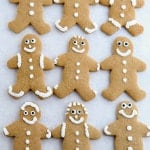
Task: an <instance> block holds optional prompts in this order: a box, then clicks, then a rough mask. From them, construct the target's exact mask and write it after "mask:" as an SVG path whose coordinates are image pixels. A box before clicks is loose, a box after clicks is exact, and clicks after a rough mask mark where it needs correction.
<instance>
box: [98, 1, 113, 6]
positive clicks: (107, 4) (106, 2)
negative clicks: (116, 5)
mask: <svg viewBox="0 0 150 150" xmlns="http://www.w3.org/2000/svg"><path fill="white" fill-rule="evenodd" d="M99 3H100V4H101V5H104V6H109V5H110V0H100V1H99Z"/></svg>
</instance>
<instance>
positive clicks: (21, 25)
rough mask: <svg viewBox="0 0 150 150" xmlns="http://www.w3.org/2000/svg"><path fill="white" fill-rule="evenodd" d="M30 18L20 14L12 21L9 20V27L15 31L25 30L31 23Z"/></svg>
mask: <svg viewBox="0 0 150 150" xmlns="http://www.w3.org/2000/svg"><path fill="white" fill-rule="evenodd" d="M29 23H30V22H29V21H28V19H25V18H24V17H22V16H20V15H18V16H17V17H16V19H15V20H14V21H12V22H9V24H8V27H9V29H10V30H12V31H14V32H15V33H19V32H21V31H22V30H24V29H25V28H26V27H27V26H28V25H29Z"/></svg>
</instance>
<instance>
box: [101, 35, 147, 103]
mask: <svg viewBox="0 0 150 150" xmlns="http://www.w3.org/2000/svg"><path fill="white" fill-rule="evenodd" d="M112 48H113V55H112V56H111V57H109V58H107V59H105V60H104V61H103V62H102V63H101V69H103V70H110V85H109V88H108V89H106V90H104V91H103V92H102V95H103V96H104V97H105V98H107V99H109V100H111V101H112V100H115V99H116V98H117V97H118V96H119V95H120V94H121V93H122V92H126V93H128V94H129V95H130V96H131V97H132V98H133V99H134V100H135V101H139V100H141V99H143V98H144V97H145V92H144V91H143V90H141V89H140V88H139V87H138V84H137V75H136V73H137V72H140V71H144V70H145V68H146V65H145V63H144V62H142V61H141V60H139V59H137V58H135V57H133V56H132V53H133V45H132V42H131V41H130V40H129V39H128V38H126V37H118V38H116V39H115V41H114V43H113V47H112Z"/></svg>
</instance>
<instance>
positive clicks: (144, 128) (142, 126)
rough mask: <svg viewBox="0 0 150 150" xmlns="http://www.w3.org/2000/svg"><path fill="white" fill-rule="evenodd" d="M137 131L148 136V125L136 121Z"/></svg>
mask: <svg viewBox="0 0 150 150" xmlns="http://www.w3.org/2000/svg"><path fill="white" fill-rule="evenodd" d="M138 127H139V128H138V131H139V132H140V134H141V135H142V136H143V137H146V136H150V126H147V125H145V124H143V123H141V122H138Z"/></svg>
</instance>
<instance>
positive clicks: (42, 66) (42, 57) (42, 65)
mask: <svg viewBox="0 0 150 150" xmlns="http://www.w3.org/2000/svg"><path fill="white" fill-rule="evenodd" d="M40 67H41V69H44V55H43V54H41V56H40Z"/></svg>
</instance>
